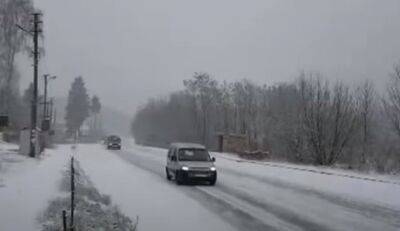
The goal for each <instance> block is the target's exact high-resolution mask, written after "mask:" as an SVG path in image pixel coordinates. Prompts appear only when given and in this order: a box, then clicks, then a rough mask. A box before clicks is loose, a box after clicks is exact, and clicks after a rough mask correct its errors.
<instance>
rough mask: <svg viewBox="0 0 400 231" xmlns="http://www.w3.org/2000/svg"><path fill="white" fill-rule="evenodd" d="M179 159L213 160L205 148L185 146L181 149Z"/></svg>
mask: <svg viewBox="0 0 400 231" xmlns="http://www.w3.org/2000/svg"><path fill="white" fill-rule="evenodd" d="M178 159H179V161H211V158H210V155H209V154H208V152H207V150H205V149H194V148H185V149H180V150H179V155H178Z"/></svg>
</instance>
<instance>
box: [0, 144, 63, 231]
mask: <svg viewBox="0 0 400 231" xmlns="http://www.w3.org/2000/svg"><path fill="white" fill-rule="evenodd" d="M17 149H18V147H17V146H16V145H12V144H7V143H1V144H0V162H1V166H2V167H1V170H0V179H1V183H0V184H1V186H0V230H2V231H3V230H4V231H14V230H40V226H39V225H38V224H37V216H38V214H40V212H41V211H42V210H43V209H44V208H45V207H46V206H47V203H48V201H49V200H50V199H51V198H53V197H55V196H57V194H58V184H57V182H58V180H59V179H60V178H61V169H62V168H63V165H64V164H65V163H66V159H67V157H68V155H66V152H59V150H48V151H46V153H45V154H44V155H43V156H42V157H40V158H39V159H32V158H29V157H25V156H22V155H19V154H17V152H16V150H17Z"/></svg>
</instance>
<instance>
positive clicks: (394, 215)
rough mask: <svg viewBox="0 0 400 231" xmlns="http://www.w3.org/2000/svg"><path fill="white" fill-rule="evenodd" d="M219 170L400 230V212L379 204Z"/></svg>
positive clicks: (265, 178) (227, 170)
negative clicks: (310, 196)
mask: <svg viewBox="0 0 400 231" xmlns="http://www.w3.org/2000/svg"><path fill="white" fill-rule="evenodd" d="M219 169H220V170H221V169H222V171H224V172H225V173H228V174H232V175H235V176H238V177H245V178H249V179H253V180H256V181H259V182H261V183H265V184H268V185H272V186H274V187H279V188H282V189H287V190H292V191H293V192H296V193H301V194H304V195H312V196H315V197H317V198H320V199H323V200H325V201H328V202H330V203H332V204H336V205H339V206H341V207H344V208H346V209H348V210H351V211H353V212H356V213H358V214H361V215H363V216H365V217H367V218H369V219H377V220H380V221H384V222H387V223H390V224H392V225H394V226H396V227H399V228H400V211H398V210H395V209H391V208H387V207H384V206H381V205H377V204H367V203H364V202H361V201H354V200H350V199H346V198H343V197H339V196H335V195H332V194H328V193H324V192H320V191H317V190H313V189H310V188H305V187H301V186H298V185H295V184H293V183H288V182H285V183H283V182H281V181H278V180H275V179H272V178H269V177H265V176H264V177H260V176H257V175H254V174H248V173H244V172H239V171H235V170H232V169H228V168H223V167H219Z"/></svg>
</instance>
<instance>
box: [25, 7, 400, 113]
mask: <svg viewBox="0 0 400 231" xmlns="http://www.w3.org/2000/svg"><path fill="white" fill-rule="evenodd" d="M35 4H36V7H38V8H40V9H41V10H42V11H43V13H44V17H43V20H44V35H45V39H44V43H43V45H44V47H45V49H46V55H45V57H43V58H42V60H41V69H40V72H41V73H42V74H43V73H51V74H54V75H57V76H59V78H58V79H57V80H56V81H54V82H53V83H51V90H50V91H51V94H53V95H56V96H61V97H65V96H66V95H67V92H68V89H69V87H70V84H71V82H72V80H73V78H74V77H76V76H78V75H82V76H83V77H84V79H85V81H86V84H87V88H88V89H89V91H90V94H97V95H99V96H100V98H101V100H102V102H103V103H104V104H105V105H109V106H111V107H114V108H116V109H118V110H120V111H123V112H125V113H126V114H128V115H132V114H133V113H134V111H135V108H136V107H137V106H138V105H140V104H142V103H144V102H145V101H146V100H147V98H149V97H153V96H160V95H166V94H167V93H168V92H171V91H174V90H177V89H180V88H182V80H183V79H187V78H190V77H191V76H192V75H193V73H194V72H208V73H210V74H211V75H212V76H213V77H214V78H216V79H217V80H221V81H222V80H237V79H241V78H248V79H250V80H252V81H254V82H257V83H267V84H273V83H276V82H282V81H287V80H292V79H294V78H295V77H296V76H298V74H299V72H300V71H302V70H311V71H319V72H321V73H322V74H323V75H324V76H325V77H326V78H329V79H332V80H335V79H342V80H346V81H350V82H356V81H359V80H362V79H367V78H369V79H374V80H375V82H376V83H377V85H381V84H383V80H384V79H385V78H386V77H387V75H388V73H389V72H390V71H391V69H392V67H393V64H394V63H396V62H398V61H399V59H400V57H399V55H398V54H400V27H399V22H400V1H398V0H385V1H378V0H351V1H350V0H342V1H337V0H330V1H328V0H324V1H323V0H307V1H305V0H303V1H298V0H291V1H289V0H286V1H283V0H252V1H239V0H218V1H216V0H203V1H189V0H169V1H165V0H140V1H138V0H118V1H115V0H84V1H82V0H68V1H65V0H36V1H35ZM20 66H21V70H22V79H21V82H22V87H21V88H24V86H26V85H27V83H28V82H29V81H31V79H32V77H31V66H30V60H28V59H26V60H24V61H23V62H21V64H20Z"/></svg>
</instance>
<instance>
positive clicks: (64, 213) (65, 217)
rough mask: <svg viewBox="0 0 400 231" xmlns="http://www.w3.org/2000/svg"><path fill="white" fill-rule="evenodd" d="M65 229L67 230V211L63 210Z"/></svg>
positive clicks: (64, 230)
mask: <svg viewBox="0 0 400 231" xmlns="http://www.w3.org/2000/svg"><path fill="white" fill-rule="evenodd" d="M62 219H63V231H67V211H65V210H63V211H62Z"/></svg>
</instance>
